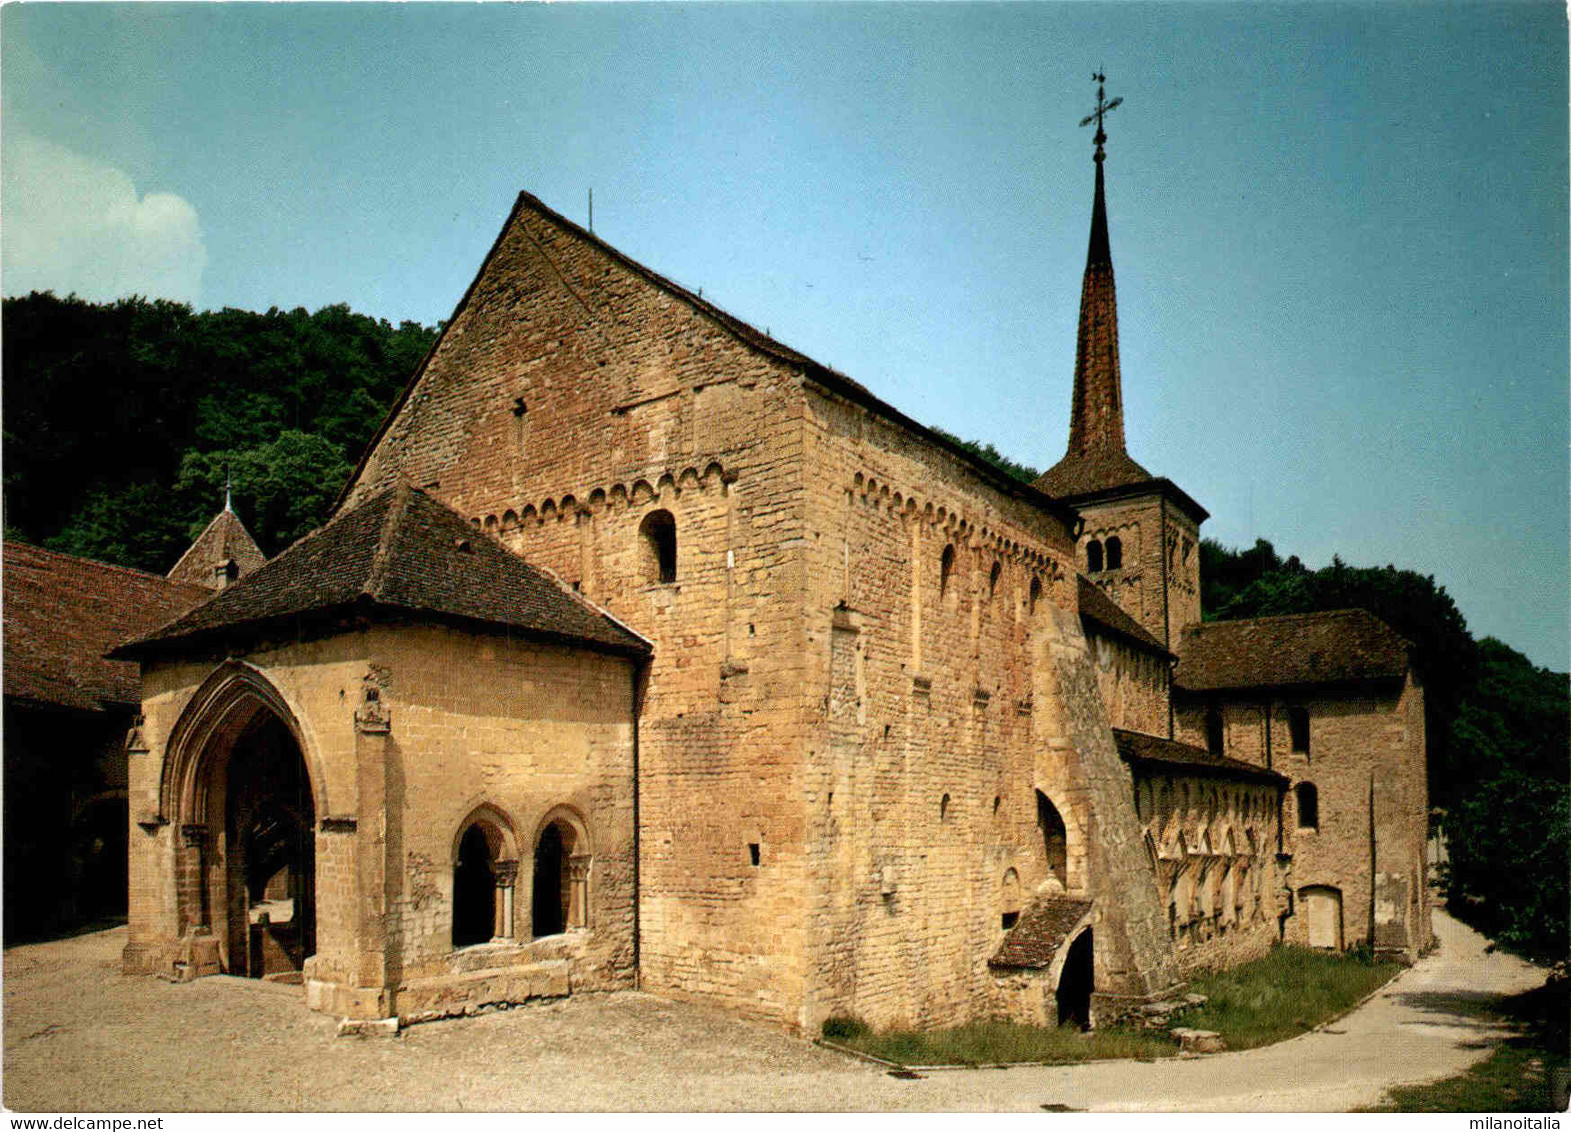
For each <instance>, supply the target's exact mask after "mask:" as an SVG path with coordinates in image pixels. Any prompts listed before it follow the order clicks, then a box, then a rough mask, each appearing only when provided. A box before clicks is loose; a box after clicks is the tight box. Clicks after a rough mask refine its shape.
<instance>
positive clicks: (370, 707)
mask: <svg viewBox="0 0 1571 1132" xmlns="http://www.w3.org/2000/svg"><path fill="white" fill-rule="evenodd" d="M391 732H392V721H391V719H390V717H389V715H388V712H387V709H386V707H385V706H384V705H383V704H382V702H381V692H380V690H379V689H378V688H376V687H375V686H374V685H369V684H368V685H367V686H366V687H365V689H364V691H363V692H362V700H361V704H360V707H359V708H358V709H357V710H356V711H355V768H356V775H357V778H358V782H357V786H358V790H357V794H358V798H357V805H356V808H357V810H358V813H357V815H356V818H357V820H356V829H355V848H354V857H355V861H354V873H355V881H356V883H355V884H354V885H353V886H351V891H352V892H354V893H355V898H356V900H357V903H358V905H359V907H358V909H357V912H358V915H353V914H352V915H351V916H350V917H349V922H350V923H352V924H354V932H355V939H354V941H353V944H352V950H353V952H354V953H355V954H356V956H357V957H358V959H357V962H356V964H355V985H356V986H358V987H362V988H366V989H368V990H369V989H373V988H374V989H377V990H379V991H385V989H386V988H387V987H388V985H389V984H388V978H387V975H388V969H387V967H388V962H387V961H388V943H389V938H388V937H389V932H388V929H387V910H388V892H387V886H388V882H389V879H390V878H389V872H390V870H389V869H388V867H387V866H388V862H387V848H388V836H387V834H388V829H387V826H388V823H389V821H390V820H392V819H393V815H391V814H390V813H389V808H388V805H387V759H388V744H389V742H390V735H391ZM379 997H380V998H385V997H386V996H385V995H382V996H379ZM365 1001H366V1002H367V1004H369V1001H370V999H369V996H367V998H366V999H365ZM388 1006H390V1003H388V1002H385V1001H383V1002H382V1003H381V1011H380V1012H379V1016H382V1015H385V1011H386V1009H387V1007H388Z"/></svg>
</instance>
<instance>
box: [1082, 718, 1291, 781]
mask: <svg viewBox="0 0 1571 1132" xmlns="http://www.w3.org/2000/svg"><path fill="white" fill-rule="evenodd" d="M1113 742H1114V743H1116V744H1117V745H1118V753H1119V754H1120V755H1121V756H1123V759H1124V761H1125V762H1143V763H1162V764H1164V765H1166V766H1172V767H1178V768H1181V769H1184V770H1198V771H1206V772H1209V773H1211V774H1216V775H1221V776H1224V777H1227V778H1251V779H1255V780H1257V781H1262V782H1272V783H1285V782H1287V778H1286V777H1285V776H1283V775H1280V774H1278V773H1277V772H1276V771H1274V770H1267V769H1266V768H1265V767H1263V766H1256V765H1255V764H1254V763H1246V762H1244V761H1243V760H1241V759H1230V758H1228V757H1227V756H1226V755H1213V754H1212V753H1211V752H1210V751H1208V750H1206V749H1205V748H1204V747H1192V746H1190V745H1189V744H1188V743H1179V742H1177V741H1175V740H1173V739H1161V738H1158V737H1157V736H1155V735H1142V734H1141V733H1140V732H1138V731H1121V730H1119V729H1118V728H1116V727H1115V728H1114V729H1113Z"/></svg>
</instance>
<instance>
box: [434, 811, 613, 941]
mask: <svg viewBox="0 0 1571 1132" xmlns="http://www.w3.org/2000/svg"><path fill="white" fill-rule="evenodd" d="M483 810H484V811H485V812H482V813H480V814H477V815H476V816H475V817H473V818H472V819H471V820H470V821H469V823H468V824H467V825H466V826H465V828H464V832H463V835H462V836H461V837H460V838H459V841H458V852H457V856H456V858H455V860H454V865H453V924H452V936H453V946H454V947H455V948H459V947H471V946H473V945H475V944H480V943H492V942H504V941H509V940H511V939H512V938H513V936H514V922H515V920H514V916H515V913H514V909H515V901H514V888H515V883H516V881H517V878H518V864H519V862H518V858H517V855H516V854H517V850H516V848H515V847H514V842H513V838H512V833H511V830H510V829H508V828H507V823H506V819H505V818H503V817H502V816H501V814H500V813H499V812H494V811H491V808H490V807H483ZM589 860H590V859H589V856H588V845H587V844H586V839H585V837H584V835H583V833H582V831H581V830H579V829H578V828H576V825H575V823H574V822H573V821H570V820H568V819H567V818H566V817H557V818H554V819H552V820H551V821H549V822H547V823H546V825H545V826H543V827H542V828H541V830H540V835H539V837H538V838H537V839H536V841H535V849H534V871H533V885H532V892H531V894H530V895H531V899H530V918H529V923H530V928H531V934H532V936H533V938H535V939H540V938H542V937H544V936H551V935H560V934H561V933H563V932H565V931H567V930H568V929H570V928H586V927H588V926H589Z"/></svg>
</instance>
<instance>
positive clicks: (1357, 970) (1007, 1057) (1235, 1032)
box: [824, 947, 1402, 1065]
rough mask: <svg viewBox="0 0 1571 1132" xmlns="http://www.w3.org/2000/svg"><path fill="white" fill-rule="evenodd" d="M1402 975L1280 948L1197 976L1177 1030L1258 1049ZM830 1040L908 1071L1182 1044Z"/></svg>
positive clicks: (1104, 1033) (844, 1024)
mask: <svg viewBox="0 0 1571 1132" xmlns="http://www.w3.org/2000/svg"><path fill="white" fill-rule="evenodd" d="M1401 969H1402V966H1401V964H1399V963H1377V962H1374V961H1373V960H1372V959H1371V958H1370V957H1369V956H1368V955H1367V954H1362V955H1361V954H1357V953H1354V954H1349V955H1338V954H1334V953H1331V952H1325V951H1314V950H1310V949H1309V948H1305V947H1278V948H1276V949H1274V950H1273V951H1272V952H1271V954H1270V955H1268V956H1266V957H1265V958H1264V959H1258V960H1256V961H1255V962H1253V963H1246V964H1244V965H1243V966H1242V967H1235V968H1234V969H1233V970H1231V971H1222V972H1218V973H1216V974H1205V975H1199V976H1196V977H1195V978H1194V980H1193V982H1192V984H1191V986H1190V989H1191V990H1194V991H1198V992H1199V993H1201V994H1203V995H1206V996H1207V998H1208V999H1209V1000H1210V1001H1208V1002H1207V1003H1206V1005H1205V1006H1202V1007H1200V1008H1199V1009H1196V1010H1190V1011H1187V1012H1186V1013H1184V1014H1182V1015H1180V1016H1179V1018H1178V1021H1177V1023H1176V1024H1178V1025H1182V1026H1188V1027H1190V1028H1192V1029H1197V1030H1215V1031H1217V1032H1218V1033H1219V1034H1221V1035H1222V1038H1223V1040H1224V1041H1225V1042H1226V1043H1227V1048H1228V1049H1253V1048H1254V1047H1255V1046H1262V1045H1268V1044H1270V1043H1271V1042H1278V1041H1281V1040H1282V1039H1284V1038H1291V1037H1294V1036H1296V1035H1298V1034H1302V1033H1304V1032H1305V1031H1306V1030H1312V1029H1314V1028H1315V1027H1316V1026H1318V1025H1320V1024H1321V1023H1323V1022H1327V1021H1329V1020H1330V1019H1332V1018H1335V1017H1336V1016H1337V1015H1339V1014H1342V1013H1345V1012H1346V1011H1348V1010H1349V1009H1351V1008H1352V1007H1354V1006H1356V1005H1358V1003H1359V1002H1360V1001H1361V1000H1363V999H1364V998H1365V997H1366V996H1368V995H1369V994H1370V992H1372V991H1374V990H1375V989H1376V988H1378V987H1379V986H1380V985H1381V984H1383V983H1385V982H1386V981H1387V980H1389V979H1390V978H1391V977H1392V976H1393V975H1395V974H1396V973H1397V972H1398V971H1400V970H1401ZM824 1037H825V1038H827V1039H829V1040H830V1041H834V1042H838V1043H840V1044H841V1045H847V1046H850V1047H851V1048H852V1049H856V1050H860V1051H862V1052H863V1053H870V1054H872V1055H873V1056H874V1057H881V1058H883V1059H884V1060H886V1061H894V1062H898V1063H900V1064H901V1065H991V1064H996V1063H998V1062H1008V1061H1046V1062H1055V1063H1068V1062H1078V1061H1100V1060H1106V1059H1109V1058H1157V1057H1171V1056H1173V1055H1174V1054H1176V1053H1177V1052H1178V1042H1177V1041H1176V1040H1174V1039H1173V1038H1172V1037H1170V1036H1169V1035H1168V1034H1166V1033H1165V1032H1163V1031H1160V1030H1145V1029H1133V1028H1124V1027H1120V1026H1100V1027H1098V1028H1097V1029H1095V1030H1092V1031H1090V1032H1089V1033H1086V1032H1082V1031H1081V1030H1079V1029H1078V1028H1076V1027H1074V1026H1060V1027H1053V1026H1021V1025H1017V1024H1015V1023H1013V1022H977V1023H973V1024H972V1025H969V1026H960V1027H957V1028H955V1029H952V1030H931V1031H926V1032H918V1031H912V1030H891V1031H888V1032H887V1033H881V1034H880V1033H875V1032H873V1030H872V1029H871V1028H869V1027H868V1025H867V1024H866V1023H864V1022H863V1021H861V1019H858V1018H846V1017H835V1018H830V1019H828V1020H827V1021H825V1023H824Z"/></svg>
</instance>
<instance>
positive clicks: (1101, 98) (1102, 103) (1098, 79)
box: [1080, 71, 1124, 161]
mask: <svg viewBox="0 0 1571 1132" xmlns="http://www.w3.org/2000/svg"><path fill="white" fill-rule="evenodd" d="M1091 80H1092V81H1093V82H1095V83H1096V110H1095V111H1093V112H1092V113H1090V114H1087V115H1086V116H1085V117H1084V118H1082V119H1080V124H1081V125H1082V126H1089V125H1090V124H1091V123H1092V122H1095V123H1096V137H1094V138H1092V139H1091V140H1092V141H1094V142H1095V143H1096V156H1095V157H1094V158H1093V159H1092V160H1094V161H1101V160H1102V158H1103V157H1104V156H1106V155H1105V154H1104V153H1103V152H1102V146H1103V145H1104V144H1105V143H1106V142H1107V134H1106V132H1104V131H1103V129H1102V119H1103V118H1104V117H1105V116H1106V115H1108V114H1110V113H1111V112H1112V111H1114V110H1116V109H1117V108H1118V106H1119V104H1120V103H1122V102H1123V101H1124V99H1123V96H1122V95H1120V96H1119V97H1117V98H1115V99H1113V101H1111V102H1109V101H1107V96H1106V93H1105V91H1104V88H1103V86H1102V84H1103V83H1105V82H1107V76H1106V75H1105V74H1103V73H1102V72H1101V71H1096V72H1094V73H1093V74H1092V75H1091Z"/></svg>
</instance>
